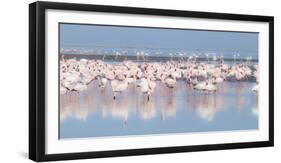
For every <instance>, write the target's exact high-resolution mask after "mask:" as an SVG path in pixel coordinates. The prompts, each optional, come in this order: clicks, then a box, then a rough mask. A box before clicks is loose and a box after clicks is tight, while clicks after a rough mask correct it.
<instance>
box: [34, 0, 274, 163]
mask: <svg viewBox="0 0 281 163" xmlns="http://www.w3.org/2000/svg"><path fill="white" fill-rule="evenodd" d="M47 9H58V10H69V11H94V12H109V13H123V14H141V15H160V16H173V17H192V18H207V19H221V20H241V21H255V22H268V23H269V31H268V32H269V72H268V73H269V97H268V98H269V106H268V109H269V133H268V134H269V140H268V141H262V142H246V143H229V144H215V145H195V146H173V147H159V148H157V147H156V148H149V149H132V150H131V149H130V150H114V151H99V152H91V151H89V152H83V153H64V154H46V153H45V104H46V101H45V79H46V75H45V70H46V64H45V57H46V56H45V50H46V49H45V37H46V33H45V11H46V10H47ZM273 64H274V17H271V16H257V15H238V14H222V13H210V12H194V11H179V10H166V9H152V8H135V7H120V6H118V7H117V6H103V5H88V4H73V3H56V2H34V3H32V4H30V5H29V158H30V159H31V160H34V161H55V160H70V159H86V158H100V157H116V156H132V155H147V154H161V153H178V152H190V151H207V150H222V149H236V148H253V147H269V146H273V145H274V110H273V107H274V65H273Z"/></svg>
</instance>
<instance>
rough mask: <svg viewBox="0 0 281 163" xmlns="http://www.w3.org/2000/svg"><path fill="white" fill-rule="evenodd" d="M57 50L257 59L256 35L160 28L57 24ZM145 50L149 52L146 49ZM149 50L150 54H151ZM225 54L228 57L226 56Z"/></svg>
mask: <svg viewBox="0 0 281 163" xmlns="http://www.w3.org/2000/svg"><path fill="white" fill-rule="evenodd" d="M60 45H61V48H64V49H65V48H78V49H85V50H90V49H92V50H94V51H95V50H102V51H103V50H109V51H113V50H128V51H130V50H131V51H133V50H143V49H126V48H122V49H118V48H101V47H99V48H97V47H95V46H96V45H98V46H108V47H119V46H122V47H157V48H164V49H156V50H155V51H163V52H164V54H163V55H165V54H167V53H169V52H187V53H189V52H190V53H191V52H192V51H194V50H197V51H200V52H204V51H208V50H214V51H216V52H224V55H225V56H226V57H232V55H233V53H235V52H237V53H240V55H241V56H242V57H247V56H252V57H253V58H257V56H258V54H257V50H258V33H245V32H221V31H198V30H180V29H163V28H162V29H161V28H141V27H120V26H97V25H80V24H60ZM147 50H148V51H149V50H151V49H147ZM155 51H152V54H153V53H154V52H155ZM228 55H229V56H228Z"/></svg>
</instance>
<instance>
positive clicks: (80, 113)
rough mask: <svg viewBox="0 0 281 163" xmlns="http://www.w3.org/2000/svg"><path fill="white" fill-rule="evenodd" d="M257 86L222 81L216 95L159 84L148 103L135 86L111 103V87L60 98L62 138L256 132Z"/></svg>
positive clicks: (93, 87)
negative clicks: (233, 131) (251, 130)
mask: <svg viewBox="0 0 281 163" xmlns="http://www.w3.org/2000/svg"><path fill="white" fill-rule="evenodd" d="M254 84H255V83H254V82H224V83H222V84H219V85H218V91H217V92H216V93H213V94H210V93H202V92H197V91H194V90H193V89H192V88H191V87H189V86H187V85H186V84H185V82H184V81H178V82H177V86H176V88H174V89H170V88H167V87H166V86H165V85H164V84H162V83H160V82H158V83H157V87H156V89H155V92H154V93H153V95H152V97H151V98H150V100H149V101H148V100H147V98H146V96H144V95H143V94H142V93H140V91H139V90H138V88H136V87H135V85H134V84H131V85H130V86H129V87H128V89H127V90H126V91H125V92H122V93H121V94H118V95H117V98H116V100H113V98H112V97H113V93H112V91H111V86H110V84H108V85H107V87H106V89H105V90H101V89H100V88H98V86H97V85H98V84H97V81H93V82H92V83H91V84H90V85H88V90H86V91H84V92H81V93H77V92H70V93H68V94H65V95H61V96H60V138H82V137H103V136H126V135H145V134H168V133H186V132H207V131H231V130H249V129H258V107H257V106H258V96H257V94H256V93H254V92H253V91H252V90H251V89H252V87H253V86H254Z"/></svg>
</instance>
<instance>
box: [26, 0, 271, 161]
mask: <svg viewBox="0 0 281 163" xmlns="http://www.w3.org/2000/svg"><path fill="white" fill-rule="evenodd" d="M273 27H274V25H273V17H270V16H256V15H238V14H223V13H207V12H193V11H192V12H191V11H178V10H163V9H151V8H132V7H121V6H101V5H86V4H71V3H55V2H35V3H32V4H30V5H29V57H30V58H29V158H30V159H32V160H34V161H51V160H67V159H83V158H99V157H113V156H130V155H145V154H160V153H174V152H189V151H206V150H218V149H219V150H221V149H236V148H250V147H267V146H273V144H274V143H273V137H274V134H273V130H274V129H273V128H274V124H273V95H274V93H273V88H274V85H273V84H274V83H273V74H274V73H273V67H274V66H273V53H274V52H273V49H274V47H273V45H274V44H273Z"/></svg>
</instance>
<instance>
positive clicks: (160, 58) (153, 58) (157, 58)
mask: <svg viewBox="0 0 281 163" xmlns="http://www.w3.org/2000/svg"><path fill="white" fill-rule="evenodd" d="M62 55H64V58H65V59H70V58H77V59H81V58H86V59H96V60H98V59H100V60H102V59H103V55H99V54H96V55H90V54H60V56H59V58H60V59H61V57H62ZM115 58H116V56H115V55H106V56H105V58H104V59H105V60H107V61H124V60H125V59H126V56H118V57H117V59H115ZM172 58H173V60H174V61H177V60H182V59H184V60H185V61H187V59H188V57H178V56H173V57H172ZM147 59H148V60H149V61H160V62H161V61H162V62H166V61H169V60H171V57H170V56H148V57H147ZM127 60H133V61H139V62H142V61H144V60H143V57H141V56H140V57H139V59H138V58H137V56H132V55H128V56H127ZM197 61H207V59H206V58H205V57H199V58H197ZM217 61H219V58H218V59H217ZM224 61H227V62H233V61H234V60H233V58H224ZM236 61H237V62H240V61H242V62H245V61H247V59H245V58H237V59H236ZM210 62H214V61H213V60H212V57H210ZM251 62H255V63H257V62H258V59H252V60H251Z"/></svg>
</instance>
